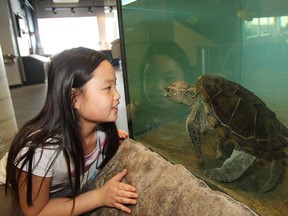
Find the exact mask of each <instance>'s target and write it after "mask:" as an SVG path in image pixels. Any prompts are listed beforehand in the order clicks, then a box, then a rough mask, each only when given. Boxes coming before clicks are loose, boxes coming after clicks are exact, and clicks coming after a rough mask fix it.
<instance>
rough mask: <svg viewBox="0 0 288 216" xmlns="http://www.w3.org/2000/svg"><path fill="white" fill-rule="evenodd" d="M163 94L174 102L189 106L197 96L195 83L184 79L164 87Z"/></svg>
mask: <svg viewBox="0 0 288 216" xmlns="http://www.w3.org/2000/svg"><path fill="white" fill-rule="evenodd" d="M164 96H165V97H166V98H167V99H168V100H170V101H172V102H174V103H182V104H185V105H188V106H191V105H192V104H193V102H194V100H195V98H196V97H197V90H196V87H195V85H191V84H189V83H187V82H184V81H176V82H173V83H171V84H169V85H168V86H166V87H165V88H164Z"/></svg>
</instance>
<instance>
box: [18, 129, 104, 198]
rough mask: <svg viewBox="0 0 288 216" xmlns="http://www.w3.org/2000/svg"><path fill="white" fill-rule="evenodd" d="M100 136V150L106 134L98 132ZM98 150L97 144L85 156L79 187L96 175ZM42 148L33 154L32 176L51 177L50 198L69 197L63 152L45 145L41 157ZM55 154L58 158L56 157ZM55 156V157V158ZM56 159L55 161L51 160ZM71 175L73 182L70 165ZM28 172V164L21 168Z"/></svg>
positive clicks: (100, 156)
mask: <svg viewBox="0 0 288 216" xmlns="http://www.w3.org/2000/svg"><path fill="white" fill-rule="evenodd" d="M99 136H100V145H101V148H100V149H101V150H103V147H104V145H105V143H106V134H105V132H103V131H99ZM28 148H29V147H24V148H23V149H22V150H21V151H20V152H19V154H18V156H17V157H19V156H21V155H23V154H24V153H25V152H27V150H28ZM100 149H99V144H97V146H96V148H95V149H94V150H93V151H92V152H91V153H90V154H89V155H85V157H84V158H85V172H84V175H83V177H82V178H81V187H82V186H83V185H85V184H86V183H87V182H88V180H89V179H91V177H92V176H93V175H94V176H95V175H96V174H97V172H98V171H99V170H98V167H99V166H100V165H101V163H102V161H103V155H102V154H101V152H100ZM41 152H42V148H40V147H39V148H37V149H36V150H35V154H34V157H33V163H32V166H33V169H32V174H33V175H36V176H41V177H44V176H45V174H46V177H52V184H51V189H50V197H63V196H66V195H69V194H70V193H71V188H70V183H69V175H68V168H67V163H66V160H65V157H64V153H63V150H60V152H59V149H58V146H57V145H56V146H55V145H47V146H45V148H44V149H43V152H42V156H41ZM57 153H59V154H58V156H57ZM56 156H57V157H56ZM55 157H56V159H55V161H54V162H53V159H54V158H55ZM21 165H22V163H21V162H20V163H19V164H18V165H17V167H18V168H20V167H21ZM70 168H71V173H72V177H73V178H72V181H73V180H74V165H73V164H72V163H71V164H70ZM27 170H28V164H26V165H25V166H24V167H23V171H27Z"/></svg>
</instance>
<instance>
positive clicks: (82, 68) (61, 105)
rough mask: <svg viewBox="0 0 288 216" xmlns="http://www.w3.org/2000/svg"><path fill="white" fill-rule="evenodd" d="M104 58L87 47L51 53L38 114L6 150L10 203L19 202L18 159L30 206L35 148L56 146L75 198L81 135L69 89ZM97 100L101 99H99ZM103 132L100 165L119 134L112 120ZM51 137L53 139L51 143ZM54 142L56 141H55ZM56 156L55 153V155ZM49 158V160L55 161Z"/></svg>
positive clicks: (81, 159) (81, 166) (77, 85)
mask: <svg viewBox="0 0 288 216" xmlns="http://www.w3.org/2000/svg"><path fill="white" fill-rule="evenodd" d="M104 60H108V59H107V58H106V57H105V56H104V55H103V54H102V53H100V52H97V51H95V50H91V49H88V48H83V47H79V48H73V49H69V50H65V51H63V52H61V53H59V54H57V55H55V56H54V57H53V58H52V60H51V62H50V64H49V70H48V90H47V96H46V101H45V103H44V106H43V108H42V110H41V111H40V113H39V114H38V115H37V116H36V117H35V118H33V119H31V120H30V121H28V122H27V123H26V124H25V125H24V126H23V127H22V129H21V130H20V131H19V132H18V133H17V135H16V136H15V138H14V140H13V142H12V145H11V147H10V150H9V153H8V161H7V176H6V186H5V187H6V193H7V190H8V187H9V185H10V186H11V189H12V193H13V197H14V202H16V203H17V202H18V201H19V193H18V187H19V176H20V173H21V172H18V175H17V174H16V173H17V164H18V163H19V162H20V161H21V162H23V164H22V165H21V169H20V171H21V170H22V169H23V167H24V166H25V165H28V167H29V168H28V170H27V179H26V181H27V204H28V205H32V186H33V182H32V160H33V155H34V153H35V150H36V149H37V148H39V147H40V148H41V147H42V148H45V146H47V145H56V146H57V148H58V147H59V152H60V151H61V150H63V152H64V156H65V159H66V161H67V166H68V173H69V179H70V186H71V190H72V194H71V196H70V197H72V198H74V197H76V196H77V195H78V194H79V192H80V185H81V184H80V181H81V180H80V177H81V175H82V174H83V170H84V165H85V163H84V151H83V147H82V145H83V137H82V135H81V132H80V131H81V129H80V123H79V117H78V115H77V112H76V111H75V110H74V108H73V106H72V100H73V98H72V97H73V95H72V88H76V89H80V90H81V87H82V86H83V85H84V84H85V83H86V82H88V81H89V80H90V79H91V78H92V76H93V71H94V70H95V69H96V67H98V65H99V64H100V63H101V62H102V61H104ZM99 103H101V101H99ZM101 126H102V128H103V130H104V131H105V132H106V134H107V143H106V145H105V149H104V151H103V152H104V154H105V158H104V161H103V162H102V164H101V166H100V168H103V167H104V166H105V165H106V164H107V162H108V161H109V160H110V159H111V157H113V155H114V154H115V153H116V151H117V149H118V146H119V137H118V131H117V127H116V125H115V122H107V123H102V124H101ZM51 138H52V139H53V142H51ZM55 141H56V142H55ZM25 146H28V147H29V149H28V151H27V152H26V153H25V154H24V155H23V156H22V157H21V158H19V159H17V155H18V153H19V152H20V150H21V149H22V148H23V147H25ZM56 157H57V155H56V156H55V158H56ZM55 158H54V159H52V160H55ZM70 164H74V166H75V182H74V183H72V174H71V170H70Z"/></svg>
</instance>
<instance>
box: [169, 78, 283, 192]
mask: <svg viewBox="0 0 288 216" xmlns="http://www.w3.org/2000/svg"><path fill="white" fill-rule="evenodd" d="M164 95H165V97H166V98H167V99H169V100H170V101H172V102H175V103H182V104H185V105H188V106H190V107H191V109H192V111H191V112H190V114H189V116H188V118H187V120H186V128H187V132H188V134H189V137H190V139H191V142H192V144H193V146H194V148H195V151H196V154H197V155H198V156H200V154H201V153H202V152H201V146H200V135H201V134H203V133H204V132H206V131H207V130H215V131H216V133H217V134H218V135H219V138H220V139H219V141H220V142H218V143H219V145H221V144H222V145H223V144H224V143H230V144H233V145H234V148H233V152H232V154H231V156H230V157H229V158H228V159H226V160H225V161H224V163H223V165H222V166H221V167H219V168H215V169H210V170H207V171H206V173H207V174H208V175H209V177H210V178H212V179H214V180H217V181H220V182H232V181H234V180H236V179H238V178H239V177H240V176H241V175H242V174H243V173H244V172H245V170H246V169H247V168H248V167H250V166H251V165H252V164H253V162H254V161H255V159H256V158H257V157H260V156H264V157H263V158H265V159H267V160H268V161H270V164H271V165H270V176H269V178H268V180H267V181H266V183H265V185H264V186H263V187H262V188H261V191H262V192H268V191H270V190H272V189H274V188H275V187H276V186H277V185H278V183H279V182H280V181H281V178H282V175H283V173H284V168H285V167H284V165H285V163H284V162H285V161H284V158H286V157H287V155H286V154H285V152H284V149H283V148H284V147H287V146H288V141H287V137H288V129H287V128H286V127H285V126H284V125H283V124H282V123H281V122H280V121H279V120H278V119H277V118H276V114H275V113H274V112H273V111H271V110H270V109H269V108H268V107H267V106H266V104H265V103H264V102H263V101H262V100H261V99H260V98H258V97H257V96H256V95H255V94H253V93H252V92H250V91H249V90H247V89H246V88H244V87H243V86H241V85H239V84H237V83H235V82H232V81H230V80H227V79H225V78H222V77H219V76H214V75H204V76H201V77H199V79H198V81H197V84H196V85H191V84H188V83H186V82H184V81H176V82H174V83H172V84H170V85H168V86H167V87H166V88H165V90H164ZM218 149H221V148H218Z"/></svg>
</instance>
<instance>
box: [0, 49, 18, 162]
mask: <svg viewBox="0 0 288 216" xmlns="http://www.w3.org/2000/svg"><path fill="white" fill-rule="evenodd" d="M0 113H1V115H0V158H2V156H3V155H4V153H5V152H7V151H8V149H9V146H10V144H11V142H12V139H13V137H14V135H15V134H16V132H17V125H16V119H15V114H14V109H13V105H12V101H11V96H10V91H9V87H8V81H7V77H6V71H5V67H4V62H3V58H2V52H1V44H0Z"/></svg>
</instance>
